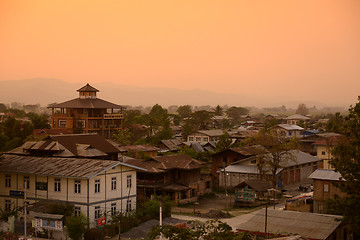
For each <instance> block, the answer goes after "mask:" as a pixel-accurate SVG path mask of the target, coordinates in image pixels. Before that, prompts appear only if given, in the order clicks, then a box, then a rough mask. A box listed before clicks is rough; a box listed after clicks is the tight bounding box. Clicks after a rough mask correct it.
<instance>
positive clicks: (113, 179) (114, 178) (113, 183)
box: [111, 177, 116, 190]
mask: <svg viewBox="0 0 360 240" xmlns="http://www.w3.org/2000/svg"><path fill="white" fill-rule="evenodd" d="M111 190H116V177H112V178H111Z"/></svg>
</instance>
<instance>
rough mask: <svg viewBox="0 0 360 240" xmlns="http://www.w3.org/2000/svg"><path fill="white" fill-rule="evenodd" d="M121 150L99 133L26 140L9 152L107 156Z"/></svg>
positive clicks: (66, 155)
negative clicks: (36, 140)
mask: <svg viewBox="0 0 360 240" xmlns="http://www.w3.org/2000/svg"><path fill="white" fill-rule="evenodd" d="M118 152H119V150H118V149H117V148H116V147H114V146H113V145H112V144H110V143H109V142H108V141H106V139H105V138H104V137H102V136H100V135H97V134H68V135H56V136H50V137H48V138H46V139H45V140H43V141H38V142H33V141H28V142H25V143H24V144H23V145H22V146H20V147H18V148H15V149H13V150H11V151H9V152H7V153H9V154H19V155H34V154H35V155H51V156H53V157H84V158H94V157H98V158H99V157H100V158H106V157H107V156H108V155H112V154H117V153H118Z"/></svg>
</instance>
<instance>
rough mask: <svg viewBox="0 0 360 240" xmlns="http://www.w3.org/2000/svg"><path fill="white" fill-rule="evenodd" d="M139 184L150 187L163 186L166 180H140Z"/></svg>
mask: <svg viewBox="0 0 360 240" xmlns="http://www.w3.org/2000/svg"><path fill="white" fill-rule="evenodd" d="M137 184H138V185H150V186H153V185H161V184H164V180H156V181H155V180H140V179H138V180H137Z"/></svg>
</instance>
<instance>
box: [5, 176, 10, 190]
mask: <svg viewBox="0 0 360 240" xmlns="http://www.w3.org/2000/svg"><path fill="white" fill-rule="evenodd" d="M5 187H6V188H11V175H5Z"/></svg>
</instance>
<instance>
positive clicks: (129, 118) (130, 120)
mask: <svg viewBox="0 0 360 240" xmlns="http://www.w3.org/2000/svg"><path fill="white" fill-rule="evenodd" d="M141 122H142V115H141V111H139V110H126V111H124V123H123V124H124V128H130V127H131V126H132V125H133V124H135V123H141Z"/></svg>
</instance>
